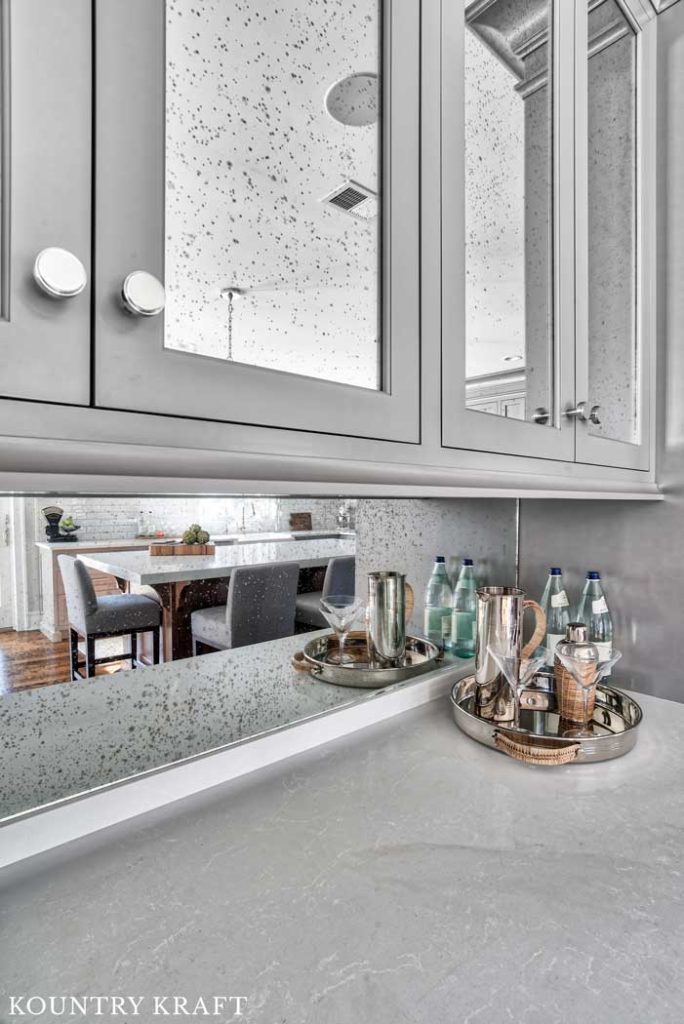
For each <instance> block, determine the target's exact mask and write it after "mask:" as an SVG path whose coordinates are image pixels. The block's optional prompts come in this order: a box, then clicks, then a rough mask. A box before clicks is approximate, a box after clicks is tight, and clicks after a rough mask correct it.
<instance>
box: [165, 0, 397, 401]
mask: <svg viewBox="0 0 684 1024" xmlns="http://www.w3.org/2000/svg"><path fill="white" fill-rule="evenodd" d="M200 6H201V12H200V10H199V8H197V5H196V4H193V3H192V2H191V0H167V4H166V51H167V61H166V67H167V72H166V252H165V260H166V266H165V279H166V286H167V309H166V318H165V320H166V326H165V346H166V347H167V348H170V349H177V350H181V351H183V352H190V353H196V354H197V355H200V356H208V357H212V358H214V359H219V360H232V361H234V362H236V363H246V364H250V365H252V366H259V367H266V368H270V369H273V370H280V371H286V372H289V373H297V374H302V375H305V376H307V377H315V378H318V379H322V380H329V381H335V382H338V383H344V384H350V385H355V386H357V387H362V388H370V389H379V388H380V387H381V371H382V367H381V290H382V289H381V275H380V263H381V244H380V242H381V225H382V197H381V181H380V179H381V123H382V119H381V98H380V97H381V88H380V81H381V78H380V76H381V0H359V2H358V3H355V4H348V3H345V2H341V0H333V2H318V3H309V2H307V0H288V2H287V3H283V4H279V5H278V4H276V5H274V4H264V3H262V2H260V0H241V2H240V3H237V4H236V3H232V2H228V0H205V2H203V3H202V4H201V5H200Z"/></svg>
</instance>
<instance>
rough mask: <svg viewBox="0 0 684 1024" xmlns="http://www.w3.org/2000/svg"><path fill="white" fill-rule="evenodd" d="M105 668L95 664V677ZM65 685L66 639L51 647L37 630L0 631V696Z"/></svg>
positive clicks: (67, 674)
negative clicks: (40, 687)
mask: <svg viewBox="0 0 684 1024" xmlns="http://www.w3.org/2000/svg"><path fill="white" fill-rule="evenodd" d="M125 664H127V663H125ZM108 667H109V666H106V665H99V666H98V669H97V674H98V675H99V674H101V673H102V674H105V673H106V672H107V668H108ZM113 667H114V666H112V668H113ZM68 682H69V645H68V643H67V641H66V640H60V641H58V642H57V643H54V644H53V643H52V641H51V640H48V639H47V637H45V636H43V634H42V633H41V632H40V631H39V630H37V629H35V630H31V631H29V632H23V633H16V632H15V631H14V630H7V631H0V696H2V694H7V693H18V692H19V691H20V690H30V689H32V688H33V687H36V686H52V685H53V684H54V683H68Z"/></svg>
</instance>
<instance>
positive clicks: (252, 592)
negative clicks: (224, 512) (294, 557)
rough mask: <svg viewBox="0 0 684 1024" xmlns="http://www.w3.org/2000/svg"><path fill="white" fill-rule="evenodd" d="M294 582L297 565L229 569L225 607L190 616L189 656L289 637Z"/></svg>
mask: <svg viewBox="0 0 684 1024" xmlns="http://www.w3.org/2000/svg"><path fill="white" fill-rule="evenodd" d="M298 580H299V563H298V562H278V563H276V564H274V565H256V566H251V567H246V566H245V567H244V568H238V569H233V571H232V573H231V575H230V582H229V584H228V600H227V602H226V604H225V605H219V606H218V607H214V608H201V609H199V610H198V611H195V612H193V613H192V616H191V628H192V650H193V654H195V655H197V654H199V653H200V651H199V646H202V647H211V648H213V649H214V650H218V651H224V650H228V649H232V648H234V647H247V646H248V645H249V644H261V643H264V642H265V641H267V640H280V639H281V638H282V637H286V636H292V635H293V634H294V619H295V601H296V598H297V583H298Z"/></svg>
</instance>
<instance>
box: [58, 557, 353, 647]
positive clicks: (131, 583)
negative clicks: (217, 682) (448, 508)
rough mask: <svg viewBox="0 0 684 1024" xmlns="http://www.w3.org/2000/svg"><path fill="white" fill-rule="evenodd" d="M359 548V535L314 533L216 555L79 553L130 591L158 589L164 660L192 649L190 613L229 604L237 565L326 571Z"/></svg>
mask: <svg viewBox="0 0 684 1024" xmlns="http://www.w3.org/2000/svg"><path fill="white" fill-rule="evenodd" d="M355 549H356V543H355V540H354V538H353V537H343V538H315V539H314V538H312V539H311V540H288V541H278V542H272V541H269V542H264V541H257V542H255V543H253V544H227V545H222V546H220V547H219V546H217V548H216V551H215V553H214V554H213V555H166V554H164V555H150V554H149V552H148V551H112V552H96V553H92V554H82V555H78V558H79V559H80V561H82V562H83V564H84V565H86V566H88V568H90V569H96V570H98V572H103V573H108V574H109V575H110V576H114V577H115V579H116V580H117V583H118V586H119V589H120V590H122V591H124V592H130V593H140V592H143V593H144V591H145V590H146V589H149V588H152V590H154V591H155V593H156V594H157V596H158V598H159V600H160V602H161V605H162V629H163V650H164V661H172V660H177V659H179V658H187V657H190V655H191V654H192V634H191V628H190V616H191V614H192V612H193V611H196V610H197V609H198V608H208V607H211V606H213V605H219V604H225V602H226V597H227V591H228V582H229V580H230V575H231V572H232V571H233V569H235V568H237V567H238V566H246V567H249V566H256V565H265V564H273V563H276V562H298V563H299V568H300V570H316V569H321V570H322V569H324V568H325V566H327V564H328V561H329V560H330V559H331V558H336V557H338V556H341V555H353V554H354V553H355ZM309 589H316V587H315V586H314V587H310V588H309Z"/></svg>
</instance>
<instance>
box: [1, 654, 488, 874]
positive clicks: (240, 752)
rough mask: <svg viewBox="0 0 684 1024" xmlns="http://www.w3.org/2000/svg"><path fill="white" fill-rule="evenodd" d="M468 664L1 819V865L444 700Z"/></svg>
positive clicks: (444, 667) (441, 670) (7, 865)
mask: <svg viewBox="0 0 684 1024" xmlns="http://www.w3.org/2000/svg"><path fill="white" fill-rule="evenodd" d="M469 672H472V663H471V662H465V663H464V664H462V665H449V666H443V667H441V668H439V669H437V670H436V671H434V672H429V673H426V674H425V675H424V676H421V677H420V678H419V679H417V680H416V681H415V682H412V683H410V684H406V685H404V686H401V687H398V688H397V689H396V690H392V691H391V692H382V691H379V692H378V693H376V694H374V695H373V697H370V698H369V699H365V700H361V701H360V702H359V703H357V704H353V705H350V706H346V707H343V708H340V709H335V708H333V709H330V710H328V711H325V712H323V713H321V714H318V715H315V716H313V717H311V718H307V719H304V720H303V721H301V722H298V723H295V724H293V725H289V726H283V727H282V728H279V729H275V730H272V731H270V732H268V733H264V734H262V735H260V736H255V737H252V738H250V739H246V740H241V741H238V742H236V743H233V744H231V745H230V746H228V747H226V748H224V749H221V750H217V751H213V752H211V751H210V752H208V753H206V754H199V755H196V756H194V757H191V758H188V759H187V760H185V761H183V762H182V763H180V764H176V765H170V766H168V767H162V768H157V769H153V770H150V771H147V772H144V773H142V774H141V775H138V776H135V777H134V778H132V779H129V780H123V781H121V782H115V783H110V784H108V785H106V786H105V787H103V788H102V789H99V790H97V791H95V792H93V793H86V794H83V795H81V796H79V795H76V796H74V797H70V798H67V799H65V800H63V801H60V802H59V805H56V806H53V807H49V806H48V807H45V808H44V809H42V810H41V809H38V810H36V811H35V812H27V813H26V814H25V815H22V816H21V817H19V818H17V819H16V820H14V821H12V820H10V821H8V822H7V823H6V824H4V825H2V826H0V835H1V836H2V844H0V845H1V848H0V870H2V869H3V868H6V867H9V866H10V865H13V864H17V863H19V862H21V861H26V860H28V859H29V858H31V857H35V856H37V855H38V854H41V853H46V852H48V851H49V850H53V849H56V848H57V847H59V846H63V845H64V844H66V843H70V842H73V841H74V840H76V839H82V838H84V837H85V836H88V835H91V834H93V833H95V832H99V831H101V830H102V829H105V828H109V827H110V826H112V825H117V824H120V823H122V822H124V821H127V820H130V819H132V818H136V817H139V816H140V815H144V814H146V813H147V812H149V811H152V810H156V809H158V808H160V807H164V806H166V805H168V804H171V803H175V802H176V801H178V800H182V799H184V798H185V797H188V796H192V795H194V794H196V793H200V792H202V791H203V790H206V789H211V788H212V787H213V786H217V785H220V784H221V783H223V782H228V781H230V780H232V779H236V778H239V777H240V776H243V775H247V774H249V773H251V772H254V771H258V770H259V769H260V768H266V767H268V766H269V765H272V764H275V763H276V762H278V761H283V760H285V759H287V758H290V757H293V756H295V755H297V754H303V753H305V752H306V751H308V750H312V749H314V748H315V747H319V746H322V745H324V744H326V743H329V742H331V741H332V740H336V739H340V738H341V737H343V736H347V735H351V734H352V733H355V732H358V731H360V730H362V729H365V728H366V727H368V726H370V725H375V724H377V723H379V722H383V721H386V720H388V719H391V718H394V717H395V716H396V715H401V714H402V713H403V712H405V711H410V710H411V709H413V708H417V707H420V706H421V705H423V704H427V703H429V702H430V701H434V700H439V699H441V698H443V697H444V696H446V694H447V693H448V692H449V689H450V687H451V686H452V685H453V683H454V682H455V681H456V680H457V679H460V678H462V677H463V676H465V675H467V674H468V673H469Z"/></svg>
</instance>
